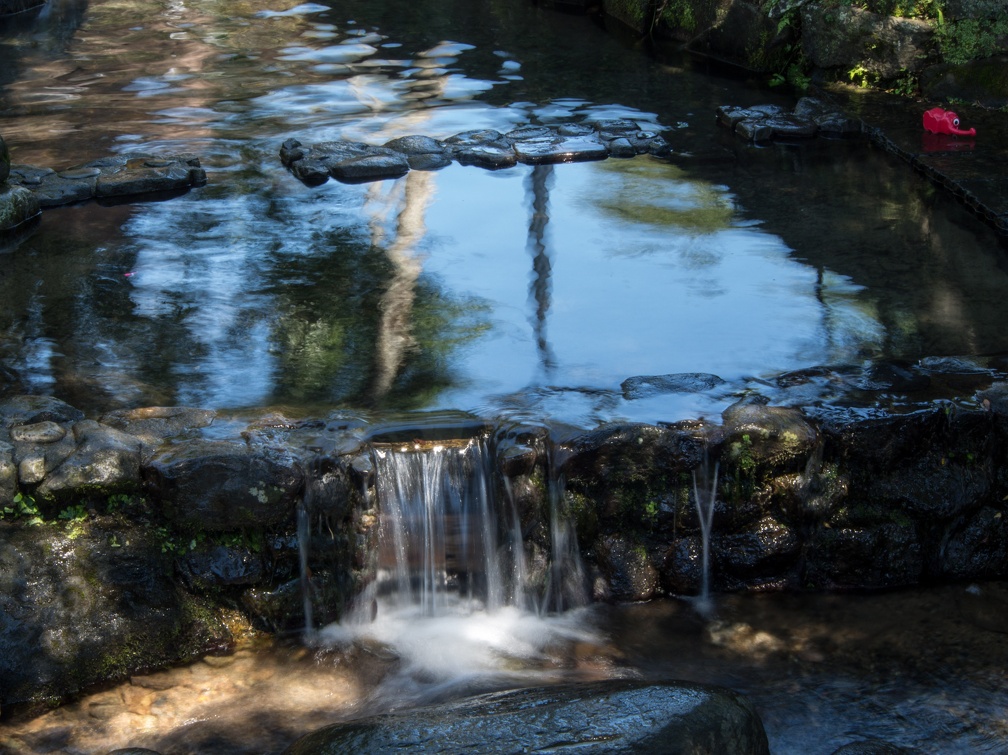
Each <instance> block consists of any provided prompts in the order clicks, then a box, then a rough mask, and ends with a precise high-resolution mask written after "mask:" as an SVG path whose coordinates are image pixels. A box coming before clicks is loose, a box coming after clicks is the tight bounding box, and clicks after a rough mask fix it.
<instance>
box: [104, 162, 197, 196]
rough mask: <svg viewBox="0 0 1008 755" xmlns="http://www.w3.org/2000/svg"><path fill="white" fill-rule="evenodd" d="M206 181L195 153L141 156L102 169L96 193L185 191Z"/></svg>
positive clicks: (130, 193)
mask: <svg viewBox="0 0 1008 755" xmlns="http://www.w3.org/2000/svg"><path fill="white" fill-rule="evenodd" d="M205 184H206V172H205V171H204V170H203V168H202V167H200V164H199V159H198V158H195V157H181V158H176V157H171V158H163V157H156V156H141V157H134V158H131V159H127V160H126V161H125V163H124V164H123V165H121V166H117V167H115V168H110V169H107V170H103V171H102V172H101V174H100V175H99V176H98V178H97V181H96V184H95V196H96V197H99V198H101V197H124V196H134V195H138V194H149V193H154V192H171V191H186V190H188V189H189V188H190V187H194V186H203V185H205Z"/></svg>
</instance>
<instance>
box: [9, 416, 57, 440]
mask: <svg viewBox="0 0 1008 755" xmlns="http://www.w3.org/2000/svg"><path fill="white" fill-rule="evenodd" d="M66 434H67V430H66V428H65V427H63V426H62V425H59V424H57V423H55V422H51V421H48V420H46V421H44V422H36V423H34V424H32V425H16V426H15V427H12V428H11V429H10V437H11V440H15V441H18V442H21V443H55V442H56V441H58V440H63V438H64V437H65V436H66Z"/></svg>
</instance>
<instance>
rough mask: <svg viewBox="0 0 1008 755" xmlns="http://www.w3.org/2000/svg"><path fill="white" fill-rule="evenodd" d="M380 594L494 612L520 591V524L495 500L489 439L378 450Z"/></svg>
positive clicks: (401, 601) (432, 607)
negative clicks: (501, 508)
mask: <svg viewBox="0 0 1008 755" xmlns="http://www.w3.org/2000/svg"><path fill="white" fill-rule="evenodd" d="M375 460H376V464H375V467H376V470H375V471H376V478H375V487H376V491H377V495H378V507H379V510H380V511H381V526H380V533H379V543H380V544H379V549H380V550H379V557H378V568H379V585H378V593H379V595H385V596H387V597H389V599H390V601H391V602H392V603H393V604H395V605H397V606H399V607H402V606H406V605H414V606H419V608H420V612H421V614H422V615H424V616H442V615H444V614H445V613H446V612H447V611H448V609H449V606H450V605H451V607H452V609H453V610H455V609H456V608H457V607H458V606H459V604H460V601H462V602H464V603H465V604H466V605H467V606H469V607H470V608H481V609H485V610H487V611H495V610H498V609H500V608H502V607H503V606H505V605H514V604H515V602H516V599H519V598H520V596H521V595H522V592H523V586H522V585H521V584H519V583H516V580H520V579H521V575H522V574H523V573H524V564H523V560H524V546H523V543H522V542H521V529H520V527H517V526H515V524H514V522H513V521H511V522H508V521H507V518H505V517H504V516H502V513H503V512H501V511H499V510H498V507H497V505H496V503H497V501H496V496H495V495H494V490H493V477H492V469H493V467H492V463H491V457H490V454H489V451H488V449H487V444H486V441H485V440H483V439H481V438H472V439H469V440H468V441H464V442H457V441H456V442H444V443H425V444H409V445H405V446H399V447H384V448H376V449H375Z"/></svg>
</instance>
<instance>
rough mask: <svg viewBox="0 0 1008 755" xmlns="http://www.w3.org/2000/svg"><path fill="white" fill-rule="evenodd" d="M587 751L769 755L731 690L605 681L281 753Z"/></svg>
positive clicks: (366, 729) (408, 716)
mask: <svg viewBox="0 0 1008 755" xmlns="http://www.w3.org/2000/svg"><path fill="white" fill-rule="evenodd" d="M559 747H563V748H569V749H575V748H577V749H582V748H584V749H590V751H591V752H593V753H616V752H650V753H687V752H701V751H703V752H724V753H728V752H730V753H736V754H737V755H763V754H764V753H768V752H769V749H768V745H767V738H766V733H765V732H764V730H763V725H762V723H761V722H760V720H759V717H758V716H757V714H756V712H755V710H754V709H753V707H752V705H751V704H750V703H749V702H748V701H747V700H745V698H743V697H741V696H740V695H737V694H736V693H734V692H731V691H729V690H723V689H720V688H716V687H709V686H705V685H699V684H692V683H687V682H681V683H677V684H672V683H669V684H647V683H643V682H633V681H605V682H592V683H587V684H578V685H567V686H555V687H544V688H538V689H537V688H533V689H523V690H512V691H508V692H498V693H492V694H487V695H479V696H477V697H473V698H470V699H468V700H463V701H460V702H455V703H447V704H443V705H436V706H429V707H426V708H420V709H417V710H415V711H403V712H397V713H394V714H390V715H385V716H377V717H374V718H368V719H363V720H358V721H351V722H348V723H345V724H336V725H334V726H329V727H326V728H324V729H321V730H319V731H317V732H314V733H312V734H309V735H308V736H305V737H302V738H301V739H299V740H298V741H297V742H295V743H294V744H292V745H291V746H290V747H289V748H287V750H285V753H286V755H309V753H310V754H311V755H324V754H325V753H343V752H356V753H383V752H389V751H391V750H398V749H408V748H409V749H417V750H424V751H430V752H433V751H436V752H443V753H461V752H481V753H504V752H530V751H537V752H538V751H543V750H547V749H556V748H559Z"/></svg>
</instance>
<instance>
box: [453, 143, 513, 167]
mask: <svg viewBox="0 0 1008 755" xmlns="http://www.w3.org/2000/svg"><path fill="white" fill-rule="evenodd" d="M452 155H453V156H454V158H455V159H456V160H458V162H459V163H460V164H462V165H475V166H477V167H480V168H486V169H487V170H499V169H500V168H510V167H512V166H514V165H516V164H517V163H518V156H517V155H516V154H515V151H514V148H513V147H510V146H509V147H507V148H503V147H497V146H493V145H487V144H473V145H469V146H463V147H457V148H454V149H452Z"/></svg>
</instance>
